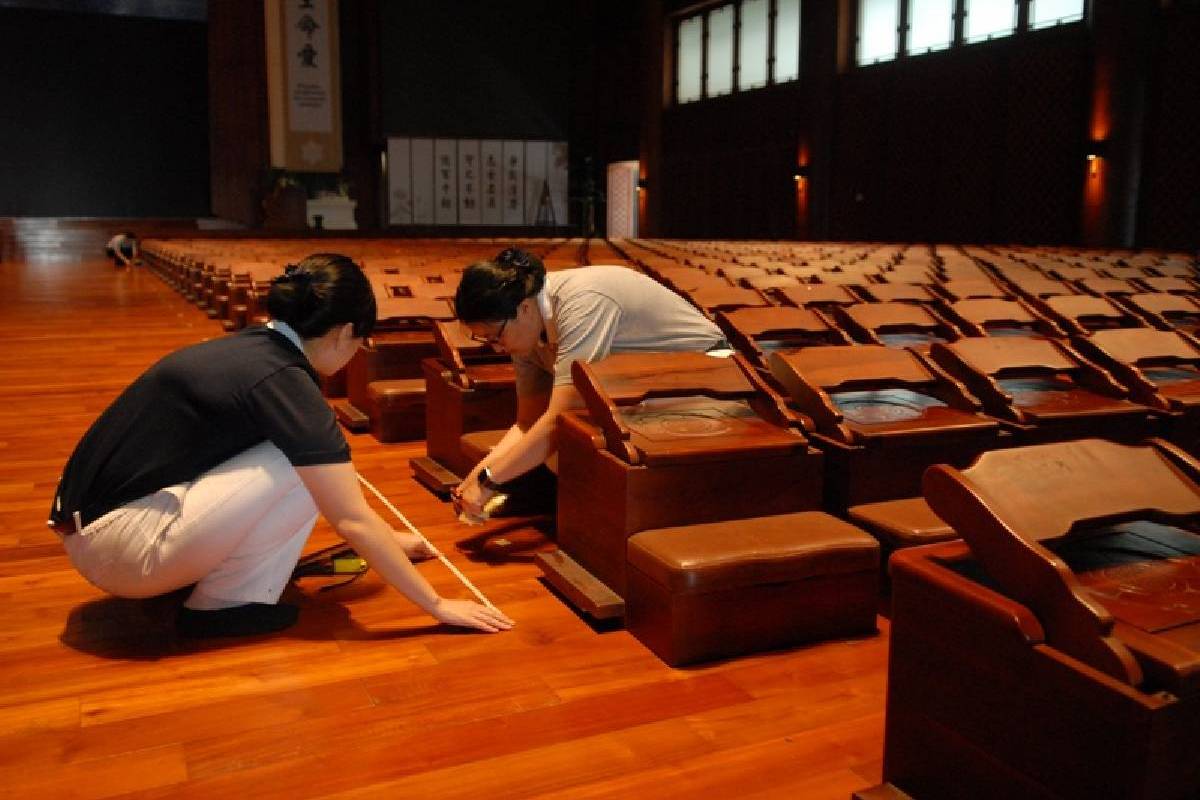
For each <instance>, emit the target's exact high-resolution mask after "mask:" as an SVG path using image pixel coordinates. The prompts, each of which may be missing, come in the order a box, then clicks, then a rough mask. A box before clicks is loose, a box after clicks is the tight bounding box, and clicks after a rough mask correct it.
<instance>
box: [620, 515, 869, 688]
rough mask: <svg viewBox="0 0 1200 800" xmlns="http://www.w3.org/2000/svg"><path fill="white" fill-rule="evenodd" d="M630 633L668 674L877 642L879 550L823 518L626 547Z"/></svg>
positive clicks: (693, 530) (723, 526)
mask: <svg viewBox="0 0 1200 800" xmlns="http://www.w3.org/2000/svg"><path fill="white" fill-rule="evenodd" d="M627 553H628V560H629V564H628V590H627V592H626V597H625V602H626V609H625V622H626V627H627V628H628V629H629V631H630V632H631V633H633V635H634V636H636V637H637V638H638V639H639V640H640V641H641V642H642V643H643V644H644V645H646V646H647V647H649V648H650V649H651V650H652V651H654V653H655V654H656V655H658V657H659V658H661V659H662V660H663V661H665V662H666V663H667V664H670V665H671V666H678V665H682V664H690V663H694V662H698V661H706V660H710V659H715V658H723V657H728V656H736V655H743V654H746V653H754V652H758V651H761V650H770V649H774V648H779V647H786V646H789V645H793V644H798V643H800V642H805V641H813V640H819V639H829V638H835V637H839V636H848V635H854V634H863V633H871V632H874V630H875V612H876V608H877V602H878V597H877V595H878V588H879V543H878V542H876V541H875V539H873V538H872V537H871V536H869V535H868V534H866V533H864V532H863V531H861V530H859V529H858V528H856V527H855V526H853V525H851V524H849V523H847V522H843V521H842V520H839V519H837V518H835V517H832V516H830V515H828V514H825V513H822V512H819V511H802V512H798V513H792V514H780V515H777V516H770V517H755V518H752V519H741V520H730V521H726V522H712V523H704V524H699V525H687V526H681V527H675V528H660V529H658V530H648V531H643V532H641V533H638V534H635V535H634V536H632V537H630V539H629V542H628V550H627Z"/></svg>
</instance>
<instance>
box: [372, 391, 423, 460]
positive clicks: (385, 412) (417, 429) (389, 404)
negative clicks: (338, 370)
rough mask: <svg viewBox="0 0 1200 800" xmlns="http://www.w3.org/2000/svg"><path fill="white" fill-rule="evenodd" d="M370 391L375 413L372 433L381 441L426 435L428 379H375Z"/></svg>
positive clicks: (399, 440) (412, 439)
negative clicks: (426, 387) (426, 390)
mask: <svg viewBox="0 0 1200 800" xmlns="http://www.w3.org/2000/svg"><path fill="white" fill-rule="evenodd" d="M367 393H368V396H369V397H370V404H371V407H372V410H373V411H374V413H373V414H372V415H371V433H372V434H374V435H375V438H376V439H378V440H379V441H381V442H384V443H385V444H386V443H389V442H411V441H415V440H417V439H424V438H425V379H424V378H400V379H395V380H383V381H372V382H371V383H369V384H367Z"/></svg>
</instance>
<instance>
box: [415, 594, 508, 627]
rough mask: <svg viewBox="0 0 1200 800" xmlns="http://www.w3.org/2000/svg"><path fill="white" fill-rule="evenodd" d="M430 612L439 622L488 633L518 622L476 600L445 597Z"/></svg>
mask: <svg viewBox="0 0 1200 800" xmlns="http://www.w3.org/2000/svg"><path fill="white" fill-rule="evenodd" d="M430 613H432V614H433V616H434V618H436V619H437V620H438V622H444V623H446V624H447V625H461V626H462V627H464V628H474V629H476V630H480V631H486V632H487V633H499V632H500V631H506V630H508V629H509V628H511V627H512V626H513V625H515V624H516V623H515V622H513V621H512V620H511V619H510V618H509V617H508V616H507V615H506V614H505V613H504V612H503V611H501V610H500V609H498V608H489V607H487V606H485V605H480V604H479V603H476V602H475V601H474V600H448V599H446V598H444V597H443V598H442V599H440V600H438V603H437V605H436V606H434V607H433V610H432V611H431V612H430Z"/></svg>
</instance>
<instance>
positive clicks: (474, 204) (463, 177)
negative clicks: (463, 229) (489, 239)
mask: <svg viewBox="0 0 1200 800" xmlns="http://www.w3.org/2000/svg"><path fill="white" fill-rule="evenodd" d="M479 200H480V193H479V140H478V139H459V140H458V224H459V225H478V224H479V223H480V222H481V221H482V218H481V217H480V209H479Z"/></svg>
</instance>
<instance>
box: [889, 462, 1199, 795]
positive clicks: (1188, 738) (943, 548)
mask: <svg viewBox="0 0 1200 800" xmlns="http://www.w3.org/2000/svg"><path fill="white" fill-rule="evenodd" d="M999 455H1001V453H991V454H989V455H988V456H986V457H987V458H993V457H995V456H999ZM1085 469H1086V474H1087V478H1086V480H1085V481H1084V483H1085V484H1086V485H1087V486H1088V487H1090V488H1094V487H1095V485H1096V484H1095V483H1094V482H1095V481H1097V480H1099V478H1100V476H1099V475H1093V474H1092V466H1091V464H1090V463H1089V464H1088V465H1087V466H1086V467H1085ZM1014 474H1016V473H1015V472H1014ZM1128 475H1129V473H1128V472H1124V474H1123V477H1122V479H1121V480H1122V482H1123V483H1124V482H1127V481H1128ZM1175 479H1176V476H1172V480H1175ZM1193 481H1194V479H1193ZM1108 485H1109V484H1107V483H1105V484H1104V486H1105V487H1107V486H1108ZM1034 491H1035V495H1034V500H1033V502H1032V503H1030V505H1035V504H1036V506H1037V507H1039V508H1047V507H1049V506H1050V505H1051V504H1052V503H1053V502H1054V501H1053V500H1052V499H1050V498H1048V497H1047V496H1046V495H1044V494H1043V493H1042V491H1041V487H1034ZM1093 494H1100V493H1099V492H1093ZM1089 500H1090V498H1089ZM1026 502H1028V500H1027V501H1026ZM989 512H990V509H989ZM993 527H994V526H993ZM1005 534H1006V535H1007V532H1005ZM1021 546H1022V547H1025V545H1021ZM1038 546H1039V547H1041V546H1042V545H1038ZM1051 552H1052V550H1051ZM1045 563H1046V562H1044V561H1042V562H1041V565H1040V569H1041V573H1042V574H1045V575H1047V576H1048V577H1050V578H1051V580H1054V581H1056V582H1057V581H1058V580H1059V576H1058V574H1057V573H1056V572H1055V573H1050V572H1048V571H1047V570H1045V566H1044V565H1045ZM889 572H890V575H891V589H892V591H891V601H892V612H891V623H892V624H891V631H890V642H891V648H890V652H889V658H888V707H887V717H886V722H885V734H884V756H883V777H884V780H886V781H887V782H888V783H889V784H890V785H891V786H893V787H896V790H897V791H902V792H904V793H903V794H889V795H881V796H886V797H907V796H910V795H911V796H913V797H921V798H960V797H971V798H983V799H985V800H1002V799H1003V798H1011V797H1021V798H1030V799H1032V800H1093V798H1097V797H1122V798H1133V797H1137V798H1141V799H1142V800H1168V799H1175V798H1183V797H1195V796H1196V795H1197V794H1198V793H1200V762H1198V761H1197V759H1196V758H1195V757H1194V742H1195V738H1196V733H1197V731H1198V730H1200V708H1198V704H1197V703H1196V702H1195V698H1194V697H1186V696H1180V695H1175V694H1173V693H1169V692H1165V691H1161V690H1159V688H1158V686H1156V685H1153V684H1147V683H1145V682H1143V684H1142V685H1141V686H1140V687H1137V686H1133V685H1131V684H1130V683H1128V682H1126V681H1125V680H1121V679H1118V678H1115V677H1112V676H1111V675H1109V674H1107V673H1105V672H1104V671H1102V670H1099V669H1096V668H1094V667H1093V666H1091V665H1090V664H1088V663H1087V662H1085V661H1083V660H1081V659H1079V658H1076V657H1075V656H1072V655H1071V654H1069V653H1067V652H1064V651H1063V650H1062V649H1060V648H1059V647H1058V646H1057V645H1056V644H1054V643H1052V642H1051V641H1050V640H1049V638H1048V634H1047V630H1046V628H1045V626H1044V624H1043V621H1042V619H1041V618H1039V616H1038V615H1037V614H1036V612H1035V611H1034V610H1033V609H1031V608H1030V607H1029V606H1027V605H1025V604H1023V603H1022V602H1020V601H1018V600H1016V599H1014V598H1013V597H1010V596H1009V595H1008V594H1007V593H1006V592H1005V591H1004V590H1003V588H1002V587H1000V586H998V585H997V584H996V582H995V581H994V579H992V578H991V577H990V576H988V575H986V574H985V573H984V571H983V568H982V567H981V565H980V563H979V561H978V560H977V559H975V558H973V557H972V553H971V550H970V549H969V548H968V546H967V545H966V544H965V543H963V542H949V543H945V544H937V545H933V546H931V547H925V548H917V549H909V550H906V551H904V552H901V553H897V554H896V555H895V556H893V557H892V559H891V561H890V569H889ZM1057 585H1058V586H1059V587H1062V586H1063V584H1062V583H1059V584H1057ZM1060 591H1061V589H1060ZM1088 599H1089V600H1091V601H1093V602H1092V606H1093V607H1094V606H1095V601H1096V598H1095V596H1094V595H1093V596H1092V597H1090V598H1088ZM1068 602H1073V601H1072V600H1070V598H1068ZM1078 608H1079V609H1080V610H1081V611H1082V612H1083V614H1081V616H1083V615H1086V616H1084V619H1085V620H1087V619H1088V617H1090V618H1091V620H1092V621H1093V622H1092V623H1091V624H1093V625H1095V624H1097V623H1098V622H1100V621H1101V620H1103V616H1093V615H1092V614H1091V612H1090V611H1089V606H1088V605H1083V606H1080V607H1078ZM1096 611H1097V612H1101V613H1104V612H1106V611H1107V610H1106V609H1104V610H1102V609H1099V608H1097V609H1096ZM1055 616H1061V615H1055ZM1093 630H1095V628H1094V627H1093ZM1114 634H1115V635H1114ZM1121 635H1122V623H1121V622H1120V620H1119V618H1118V619H1117V620H1116V621H1115V622H1114V625H1113V629H1112V631H1111V633H1110V634H1109V636H1111V637H1112V638H1115V639H1116V641H1117V644H1118V645H1123V646H1125V647H1126V648H1127V649H1129V650H1130V652H1131V653H1134V654H1135V656H1134V657H1135V660H1136V658H1137V656H1136V651H1134V650H1132V649H1131V648H1130V647H1129V644H1128V643H1127V642H1124V641H1122V640H1121V638H1120V637H1121ZM1162 635H1163V636H1168V635H1170V634H1169V633H1167V634H1162ZM1097 638H1099V635H1097ZM1106 649H1107V648H1106ZM1110 652H1111V651H1110ZM1118 661H1119V662H1120V661H1121V660H1120V659H1118ZM1126 663H1127V662H1126ZM1192 663H1194V659H1193V661H1192ZM948 764H952V765H954V766H953V768H952V769H950V768H947V765H948Z"/></svg>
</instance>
